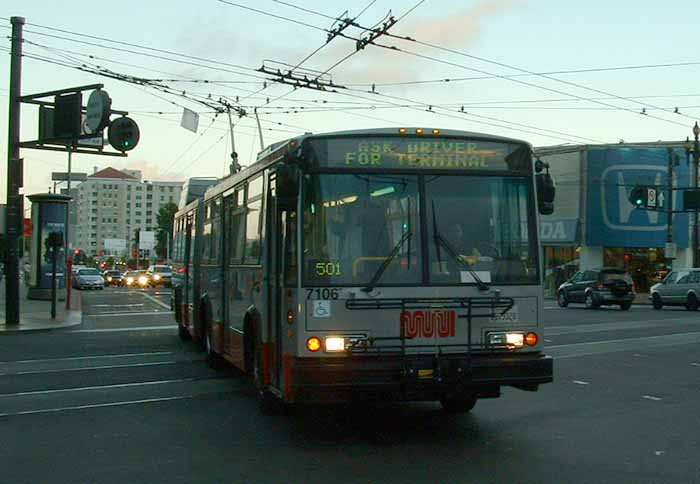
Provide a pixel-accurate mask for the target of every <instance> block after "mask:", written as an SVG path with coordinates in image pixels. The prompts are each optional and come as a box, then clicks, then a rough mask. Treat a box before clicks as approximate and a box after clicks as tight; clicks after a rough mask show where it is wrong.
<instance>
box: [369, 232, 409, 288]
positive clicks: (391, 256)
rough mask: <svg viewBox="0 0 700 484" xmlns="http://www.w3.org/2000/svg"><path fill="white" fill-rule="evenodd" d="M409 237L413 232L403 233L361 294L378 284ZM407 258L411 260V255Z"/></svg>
mask: <svg viewBox="0 0 700 484" xmlns="http://www.w3.org/2000/svg"><path fill="white" fill-rule="evenodd" d="M411 237H413V232H411V231H410V230H408V231H406V232H404V234H403V235H402V236H401V239H400V240H399V241H398V242H397V243H396V245H395V246H394V248H393V249H391V253H390V254H389V255H388V256H387V257H386V259H384V261H383V262H382V265H381V266H379V268H378V269H377V272H375V273H374V275H373V276H372V279H370V281H369V283H367V285H366V286H365V287H363V288H362V291H363V292H370V291H372V289H374V286H375V284H377V282H379V279H380V278H381V277H382V275H383V274H384V272H385V271H386V270H387V268H388V267H389V264H391V261H393V260H394V258H395V257H396V256H397V255H398V253H399V251H400V250H401V247H403V244H405V243H406V241H407V240H410V239H411ZM408 258H409V259H410V258H411V254H408Z"/></svg>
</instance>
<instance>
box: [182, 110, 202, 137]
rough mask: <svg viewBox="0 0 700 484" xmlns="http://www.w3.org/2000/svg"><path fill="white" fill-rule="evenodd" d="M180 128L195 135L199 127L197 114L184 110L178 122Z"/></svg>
mask: <svg viewBox="0 0 700 484" xmlns="http://www.w3.org/2000/svg"><path fill="white" fill-rule="evenodd" d="M180 126H182V127H183V128H185V129H187V130H189V131H192V132H193V133H196V132H197V128H198V127H199V113H196V112H194V111H191V110H189V109H187V108H184V110H183V111H182V121H180Z"/></svg>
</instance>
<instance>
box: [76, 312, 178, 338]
mask: <svg viewBox="0 0 700 484" xmlns="http://www.w3.org/2000/svg"><path fill="white" fill-rule="evenodd" d="M151 314H156V313H151ZM166 329H168V330H170V329H177V324H168V325H165V324H164V325H161V326H136V327H133V328H102V329H75V330H73V331H66V333H123V332H129V331H163V330H166Z"/></svg>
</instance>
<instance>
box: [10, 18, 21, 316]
mask: <svg viewBox="0 0 700 484" xmlns="http://www.w3.org/2000/svg"><path fill="white" fill-rule="evenodd" d="M10 23H11V24H12V45H11V52H10V102H9V110H8V111H9V116H8V122H7V125H8V135H7V214H6V224H5V226H6V227H7V251H6V255H5V275H6V277H5V324H6V325H7V326H18V325H19V238H20V233H19V226H20V221H21V220H22V218H23V217H24V214H23V213H20V210H21V208H20V206H21V203H20V194H19V189H20V186H21V185H22V168H21V164H22V161H21V160H20V158H19V128H20V109H21V104H20V97H21V95H22V42H23V28H24V23H25V20H24V17H12V18H10Z"/></svg>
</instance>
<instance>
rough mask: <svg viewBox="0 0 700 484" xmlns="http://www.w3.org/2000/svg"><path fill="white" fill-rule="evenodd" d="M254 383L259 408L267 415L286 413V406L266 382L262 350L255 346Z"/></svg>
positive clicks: (257, 345)
mask: <svg viewBox="0 0 700 484" xmlns="http://www.w3.org/2000/svg"><path fill="white" fill-rule="evenodd" d="M253 383H254V384H255V395H256V398H257V400H258V407H259V408H260V411H261V412H262V413H263V414H265V415H277V414H281V413H284V410H285V408H284V404H283V402H282V401H281V400H279V399H278V398H277V397H276V396H275V395H273V394H272V392H270V391H269V390H268V389H267V388H266V386H265V382H264V377H263V370H262V348H261V346H260V345H259V344H257V341H256V344H255V349H254V351H253Z"/></svg>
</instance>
